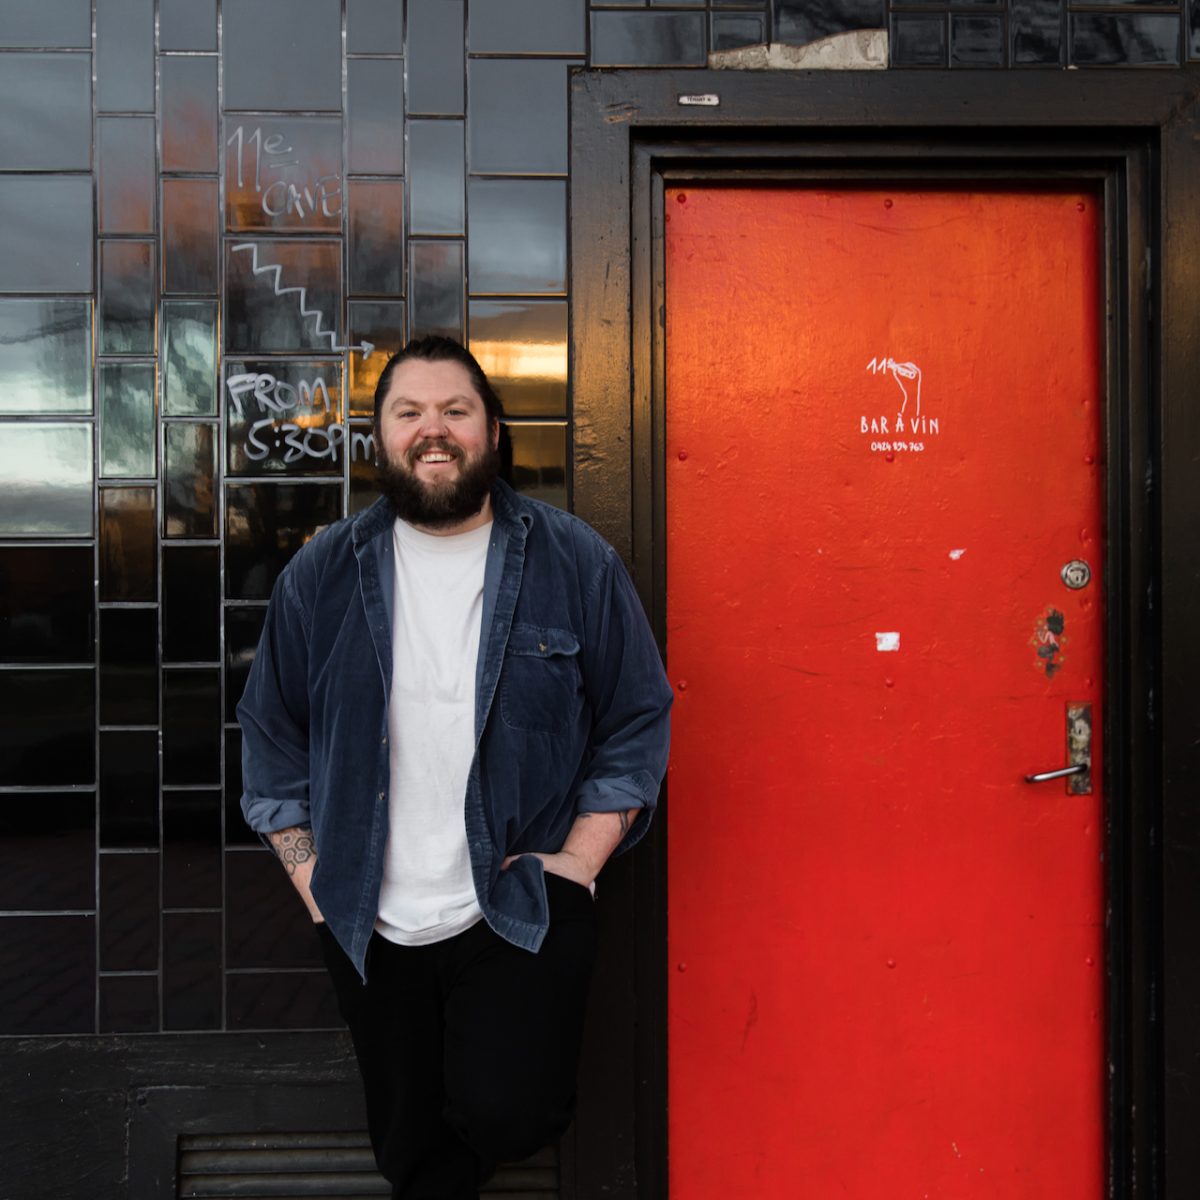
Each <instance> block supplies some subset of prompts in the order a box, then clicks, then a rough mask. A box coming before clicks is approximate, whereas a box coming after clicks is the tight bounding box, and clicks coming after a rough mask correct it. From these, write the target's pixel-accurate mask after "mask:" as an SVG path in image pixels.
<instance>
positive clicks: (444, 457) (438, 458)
mask: <svg viewBox="0 0 1200 1200" xmlns="http://www.w3.org/2000/svg"><path fill="white" fill-rule="evenodd" d="M450 459H451V456H450V455H449V454H441V453H430V454H422V455H421V461H422V462H426V463H440V462H450Z"/></svg>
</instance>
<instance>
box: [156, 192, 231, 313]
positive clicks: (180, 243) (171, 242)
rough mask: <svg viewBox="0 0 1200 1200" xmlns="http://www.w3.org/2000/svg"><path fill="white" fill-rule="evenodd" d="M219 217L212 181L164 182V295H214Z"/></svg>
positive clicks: (215, 288)
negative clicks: (168, 293) (165, 293)
mask: <svg viewBox="0 0 1200 1200" xmlns="http://www.w3.org/2000/svg"><path fill="white" fill-rule="evenodd" d="M219 217H220V213H219V211H218V209H217V181H216V180H215V179H164V180H163V184H162V228H163V235H162V246H163V256H162V257H163V291H164V292H173V293H184V294H200V295H214V294H215V293H216V290H217V265H218V264H217V223H218V220H219Z"/></svg>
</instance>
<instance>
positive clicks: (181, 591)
mask: <svg viewBox="0 0 1200 1200" xmlns="http://www.w3.org/2000/svg"><path fill="white" fill-rule="evenodd" d="M162 573H163V583H162V628H163V644H162V656H163V662H165V663H168V662H218V661H219V660H220V657H221V650H220V628H219V627H220V619H221V561H220V547H219V546H165V547H164V548H163V554H162Z"/></svg>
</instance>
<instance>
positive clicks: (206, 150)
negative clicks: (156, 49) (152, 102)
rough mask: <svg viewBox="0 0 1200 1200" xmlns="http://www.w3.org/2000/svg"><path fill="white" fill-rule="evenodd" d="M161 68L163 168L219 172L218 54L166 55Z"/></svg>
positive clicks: (165, 169)
mask: <svg viewBox="0 0 1200 1200" xmlns="http://www.w3.org/2000/svg"><path fill="white" fill-rule="evenodd" d="M158 70H159V86H160V88H161V89H162V169H163V170H164V171H211V172H213V173H215V172H216V171H217V168H218V163H217V59H216V56H215V55H213V56H211V57H201V56H199V55H194V54H184V55H174V54H164V55H163V56H162V58H161V60H160V62H159V68H158Z"/></svg>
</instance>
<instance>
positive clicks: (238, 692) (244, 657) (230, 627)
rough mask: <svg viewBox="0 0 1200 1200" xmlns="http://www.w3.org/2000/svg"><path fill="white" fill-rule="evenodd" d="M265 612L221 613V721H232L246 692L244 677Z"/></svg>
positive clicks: (231, 610) (230, 610) (232, 610)
mask: <svg viewBox="0 0 1200 1200" xmlns="http://www.w3.org/2000/svg"><path fill="white" fill-rule="evenodd" d="M266 615H267V610H266V609H265V608H263V607H261V606H259V605H255V606H254V607H247V608H242V607H238V608H232V607H231V608H226V610H225V720H226V721H236V720H237V715H236V713H235V712H234V709H235V708H236V707H237V703H238V701H239V700H240V699H241V698H242V692H243V691H244V690H245V688H246V677H247V676H248V675H249V674H250V664H251V663H253V662H254V652H255V650H256V649H257V648H258V638H259V635H260V634H261V633H262V627H263V620H264V619H265V617H266Z"/></svg>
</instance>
